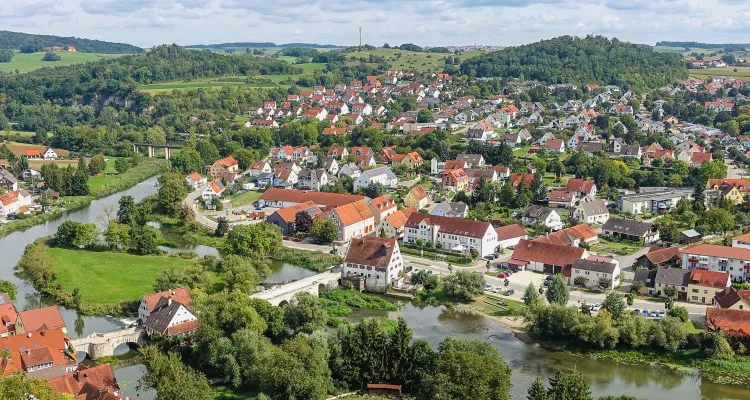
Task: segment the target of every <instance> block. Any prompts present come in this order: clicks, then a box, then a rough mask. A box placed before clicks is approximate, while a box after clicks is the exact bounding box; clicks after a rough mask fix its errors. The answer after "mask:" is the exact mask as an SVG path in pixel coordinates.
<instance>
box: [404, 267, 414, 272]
mask: <svg viewBox="0 0 750 400" xmlns="http://www.w3.org/2000/svg"><path fill="white" fill-rule="evenodd" d="M412 269H414V267H412V266H411V265H407V266H406V272H411V270H412Z"/></svg>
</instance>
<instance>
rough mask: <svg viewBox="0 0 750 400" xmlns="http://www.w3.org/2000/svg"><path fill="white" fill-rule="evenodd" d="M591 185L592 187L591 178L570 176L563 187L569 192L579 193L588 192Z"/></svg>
mask: <svg viewBox="0 0 750 400" xmlns="http://www.w3.org/2000/svg"><path fill="white" fill-rule="evenodd" d="M593 187H594V181H593V180H591V179H577V178H571V179H568V182H567V183H566V184H565V189H567V190H569V191H571V192H580V193H590V192H591V189H592V188H593Z"/></svg>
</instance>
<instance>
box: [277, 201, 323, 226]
mask: <svg viewBox="0 0 750 400" xmlns="http://www.w3.org/2000/svg"><path fill="white" fill-rule="evenodd" d="M300 211H307V213H308V214H309V215H310V216H311V217H314V216H316V215H319V214H322V213H323V212H322V211H320V208H318V206H317V205H316V204H315V203H313V202H312V201H306V202H304V203H299V204H295V205H293V206H291V207H286V208H281V209H279V210H276V214H278V215H279V217H281V219H283V220H284V221H286V222H294V219H295V218H296V217H297V213H298V212H300Z"/></svg>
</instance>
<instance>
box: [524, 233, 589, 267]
mask: <svg viewBox="0 0 750 400" xmlns="http://www.w3.org/2000/svg"><path fill="white" fill-rule="evenodd" d="M585 251H586V250H585V249H583V248H581V247H570V246H562V245H559V244H552V243H544V242H539V241H531V240H527V239H521V240H520V241H519V242H518V245H517V246H516V249H515V250H514V251H513V255H512V256H511V259H514V260H520V261H534V262H538V263H542V264H549V265H555V266H566V265H572V264H573V263H574V262H575V261H576V260H580V259H581V258H583V254H584V253H585Z"/></svg>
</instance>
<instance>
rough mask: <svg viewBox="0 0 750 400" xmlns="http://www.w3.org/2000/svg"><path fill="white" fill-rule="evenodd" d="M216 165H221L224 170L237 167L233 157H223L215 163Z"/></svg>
mask: <svg viewBox="0 0 750 400" xmlns="http://www.w3.org/2000/svg"><path fill="white" fill-rule="evenodd" d="M216 163H217V164H219V165H221V166H222V167H224V168H229V167H231V166H234V165H237V160H235V159H234V157H232V156H229V157H224V158H222V159H220V160H217V161H216Z"/></svg>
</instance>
